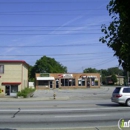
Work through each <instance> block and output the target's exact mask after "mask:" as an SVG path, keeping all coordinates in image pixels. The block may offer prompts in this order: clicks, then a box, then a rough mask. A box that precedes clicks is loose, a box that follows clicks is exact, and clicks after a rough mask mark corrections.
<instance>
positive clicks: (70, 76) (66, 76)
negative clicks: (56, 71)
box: [63, 74, 73, 78]
mask: <svg viewBox="0 0 130 130" xmlns="http://www.w3.org/2000/svg"><path fill="white" fill-rule="evenodd" d="M63 78H73V74H63Z"/></svg>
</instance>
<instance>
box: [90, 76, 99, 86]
mask: <svg viewBox="0 0 130 130" xmlns="http://www.w3.org/2000/svg"><path fill="white" fill-rule="evenodd" d="M91 85H92V86H98V79H97V78H91Z"/></svg>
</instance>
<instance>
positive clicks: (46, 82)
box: [38, 80, 49, 86]
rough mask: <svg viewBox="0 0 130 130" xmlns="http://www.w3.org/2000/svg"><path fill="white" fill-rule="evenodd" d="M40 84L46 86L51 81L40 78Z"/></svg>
mask: <svg viewBox="0 0 130 130" xmlns="http://www.w3.org/2000/svg"><path fill="white" fill-rule="evenodd" d="M38 85H42V86H46V85H49V82H48V81H46V80H40V81H38Z"/></svg>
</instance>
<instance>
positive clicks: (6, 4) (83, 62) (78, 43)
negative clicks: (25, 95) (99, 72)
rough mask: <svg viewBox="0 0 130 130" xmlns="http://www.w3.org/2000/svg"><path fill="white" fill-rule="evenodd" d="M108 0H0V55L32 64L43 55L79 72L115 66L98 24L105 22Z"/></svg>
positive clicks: (7, 58)
mask: <svg viewBox="0 0 130 130" xmlns="http://www.w3.org/2000/svg"><path fill="white" fill-rule="evenodd" d="M108 2H109V0H0V46H1V47H0V59H1V60H25V61H26V62H27V63H28V64H30V65H34V64H35V62H36V60H38V59H40V58H41V57H42V56H44V55H46V56H48V57H51V58H55V60H56V61H58V62H60V63H61V64H62V65H64V66H66V67H67V68H68V72H75V73H76V72H82V71H83V69H85V68H88V67H92V68H96V69H107V68H110V67H117V66H118V60H117V58H116V57H113V54H114V52H113V51H112V50H111V48H108V47H107V45H106V44H102V43H100V42H99V38H100V37H102V36H103V33H101V25H102V24H106V25H109V23H110V21H111V18H110V17H109V14H108V11H107V10H106V5H107V3H108Z"/></svg>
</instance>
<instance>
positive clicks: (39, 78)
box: [37, 77, 55, 80]
mask: <svg viewBox="0 0 130 130" xmlns="http://www.w3.org/2000/svg"><path fill="white" fill-rule="evenodd" d="M37 80H55V79H54V77H37Z"/></svg>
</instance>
